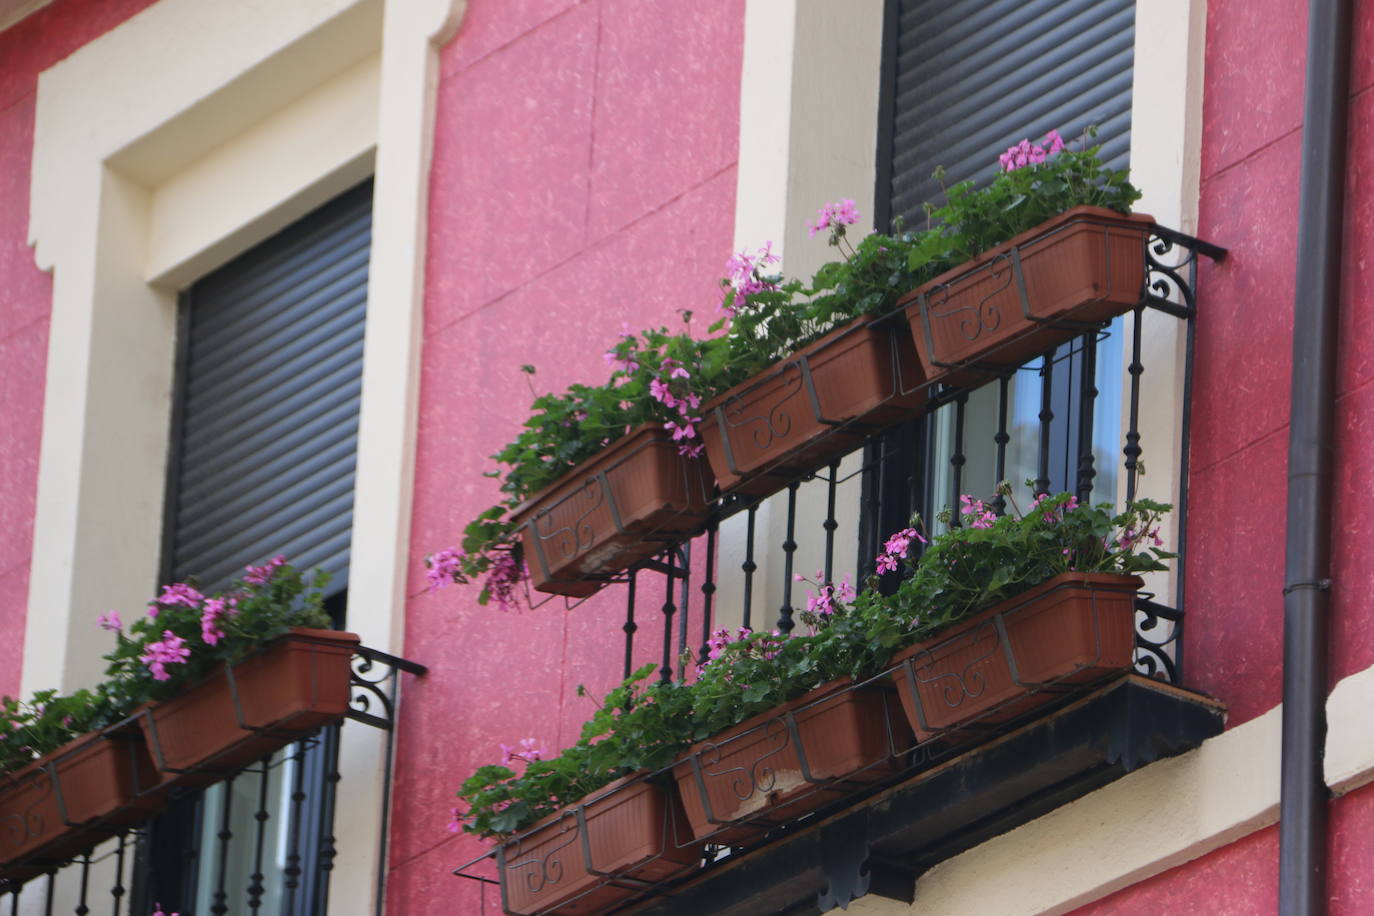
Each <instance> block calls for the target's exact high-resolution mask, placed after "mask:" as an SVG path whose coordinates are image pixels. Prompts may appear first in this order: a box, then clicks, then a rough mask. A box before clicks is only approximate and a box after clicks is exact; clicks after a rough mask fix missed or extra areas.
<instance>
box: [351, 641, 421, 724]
mask: <svg viewBox="0 0 1374 916" xmlns="http://www.w3.org/2000/svg"><path fill="white" fill-rule="evenodd" d="M351 667H352V670H351V672H350V677H349V679H348V684H349V689H350V700H349V705H350V706H351V707H352V708H351V709H349V710H348V712H347V714H346V715H347V716H348V718H350V719H352V720H353V721H355V722H361V723H363V724H364V725H371V726H372V727H373V728H380V729H383V730H385V731H391V730H392V728H394V727H395V725H396V687H397V685H398V683H399V681H400V674H401V672H405V673H406V674H413V675H415V676H417V677H420V676H423V675H424V674H426V673H427V672H428V671H429V669H428V668H426V667H425V666H424V665H421V664H420V663H419V662H413V661H410V660H409V659H405V658H401V657H400V656H397V655H391V654H389V653H386V652H383V651H381V650H380V649H370V648H368V647H367V646H359V647H358V648H357V649H355V650H354V651H353V664H352V666H351ZM378 668H380V670H376V669H378ZM374 704H375V705H376V706H377V707H379V708H380V710H381V712H380V714H378V713H376V712H373V711H372V710H373V708H374Z"/></svg>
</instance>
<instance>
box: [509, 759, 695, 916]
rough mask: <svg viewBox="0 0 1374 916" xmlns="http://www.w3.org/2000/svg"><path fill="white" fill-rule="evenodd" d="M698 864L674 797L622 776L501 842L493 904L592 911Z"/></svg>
mask: <svg viewBox="0 0 1374 916" xmlns="http://www.w3.org/2000/svg"><path fill="white" fill-rule="evenodd" d="M700 861H701V844H700V843H697V842H696V841H695V840H694V839H693V838H692V834H691V832H690V831H689V830H688V829H687V825H686V821H685V819H684V817H683V814H682V806H681V804H680V803H679V802H678V799H677V796H676V794H675V793H673V792H671V791H668V790H665V789H663V788H662V787H660V786H657V785H654V784H653V783H649V782H644V781H643V780H634V779H633V778H629V779H625V780H622V781H620V782H618V783H612V784H611V785H610V786H607V787H606V788H603V789H600V790H598V791H596V792H593V793H592V794H591V795H589V796H587V797H586V798H584V799H582V800H581V801H580V802H578V803H577V804H576V805H574V806H572V807H571V808H567V809H564V810H563V811H560V812H559V813H557V814H553V815H550V816H549V817H547V818H545V819H544V820H542V821H540V822H539V823H537V824H535V825H534V827H532V828H531V829H530V830H528V831H526V832H525V833H524V834H523V835H522V836H520V837H519V838H517V839H515V840H512V841H511V842H509V843H506V844H505V845H503V846H502V847H501V848H500V850H499V852H498V854H497V862H498V863H499V865H500V869H501V905H502V908H503V909H504V910H505V911H506V912H507V913H515V914H533V913H546V912H553V913H560V914H580V913H587V914H590V913H600V912H604V911H605V910H606V909H608V908H610V907H612V906H615V905H616V904H617V903H620V902H621V901H624V900H626V899H628V898H629V897H632V896H634V895H635V894H636V893H637V892H638V890H639V889H640V888H641V887H644V886H646V885H648V884H656V883H659V882H662V881H667V880H669V879H671V878H674V877H676V876H677V875H680V874H683V873H685V872H687V871H690V870H692V869H694V868H696V867H697V865H698V863H700Z"/></svg>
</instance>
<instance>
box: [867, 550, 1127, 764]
mask: <svg viewBox="0 0 1374 916" xmlns="http://www.w3.org/2000/svg"><path fill="white" fill-rule="evenodd" d="M1143 584H1144V583H1143V582H1142V581H1141V580H1140V578H1139V577H1138V576H1121V575H1112V574H1105V573H1063V574H1061V575H1058V576H1055V577H1054V578H1052V579H1050V580H1048V581H1046V582H1042V583H1041V584H1040V585H1037V586H1035V587H1034V588H1031V589H1029V590H1027V591H1025V592H1023V593H1021V594H1020V595H1017V596H1015V597H1013V598H1009V599H1007V600H1006V601H1003V602H1000V603H998V604H995V605H993V606H992V607H990V608H988V609H987V610H985V611H982V612H980V613H979V614H977V615H975V616H974V617H971V618H970V619H968V620H967V621H964V622H963V623H960V624H958V625H957V626H955V627H952V628H951V629H949V630H947V631H945V632H944V633H941V634H940V635H939V636H936V637H934V638H933V639H929V640H926V641H925V642H921V643H918V644H916V645H914V646H912V647H911V648H909V649H906V650H904V651H902V652H900V653H898V654H897V655H896V656H895V657H894V658H893V663H894V664H899V665H900V667H898V668H897V670H896V671H895V672H894V673H893V674H892V679H893V682H894V683H895V684H896V686H897V688H898V690H899V692H900V695H901V698H902V709H903V711H904V712H905V713H906V717H907V721H908V722H909V723H910V725H911V727H912V730H913V731H915V733H916V738H917V739H918V740H920V741H926V740H929V739H931V738H934V737H937V736H939V737H945V738H951V739H954V740H959V739H964V738H970V737H973V736H974V735H975V734H976V731H975V730H973V728H974V726H976V727H979V728H982V727H986V726H990V725H995V724H998V723H1001V722H1006V721H1008V720H1010V719H1013V718H1016V717H1017V716H1020V715H1022V714H1024V713H1026V712H1029V711H1030V710H1032V709H1035V708H1036V707H1039V706H1043V705H1045V704H1046V703H1049V702H1050V701H1052V700H1054V699H1055V697H1056V696H1057V695H1059V694H1060V693H1062V692H1063V688H1064V687H1066V686H1068V685H1072V684H1083V683H1090V682H1093V681H1098V680H1102V679H1104V678H1106V677H1109V676H1111V675H1113V674H1117V673H1124V672H1127V671H1129V670H1130V669H1131V667H1132V664H1133V661H1134V657H1135V596H1136V591H1137V590H1138V589H1139V588H1140V587H1141V585H1143Z"/></svg>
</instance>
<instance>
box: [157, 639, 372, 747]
mask: <svg viewBox="0 0 1374 916" xmlns="http://www.w3.org/2000/svg"><path fill="white" fill-rule="evenodd" d="M358 641H359V640H358V637H357V636H356V635H355V634H353V633H341V632H339V631H337V630H312V629H307V628H305V627H296V628H294V629H292V630H291V631H290V632H289V633H288V634H287V635H285V636H283V637H281V638H280V639H276V640H274V641H272V642H271V643H269V644H268V645H267V646H266V647H265V648H263V649H262V650H261V651H259V652H257V653H255V654H253V655H250V656H249V657H248V658H246V659H244V660H243V661H241V662H239V663H238V664H236V665H234V667H233V669H232V671H228V670H226V671H219V672H216V673H215V674H214V675H212V676H210V677H209V678H207V679H206V680H204V681H201V682H200V683H199V684H196V685H195V686H193V687H191V688H189V689H188V690H186V691H185V692H184V693H182V694H181V695H180V696H177V697H173V698H172V699H170V700H165V701H163V702H161V703H154V704H152V705H150V706H149V707H148V708H147V709H145V710H144V711H143V713H142V715H140V716H139V719H138V721H139V725H140V726H141V727H142V729H143V733H144V736H145V737H146V738H147V740H148V748H149V750H150V751H151V752H152V755H153V760H154V761H155V762H156V763H157V765H158V766H159V767H160V768H161V769H162V770H163V771H164V772H166V773H170V774H185V773H187V772H188V771H192V770H196V769H198V768H202V767H206V768H210V769H212V770H215V771H228V770H237V769H240V768H242V767H245V766H248V765H249V764H252V763H256V762H257V761H259V760H261V759H262V758H264V757H266V756H267V755H268V754H270V753H272V752H273V751H275V750H278V749H280V748H283V747H285V746H286V745H288V744H290V743H291V742H293V741H297V740H299V739H301V738H303V737H305V736H306V735H308V734H310V733H311V732H313V731H314V730H316V729H317V728H319V727H320V726H322V725H328V724H329V723H331V722H337V721H338V720H340V719H342V718H343V715H344V713H346V712H347V711H348V708H349V695H350V688H349V676H350V662H351V660H352V657H353V650H354V649H355V648H356V647H357V645H358Z"/></svg>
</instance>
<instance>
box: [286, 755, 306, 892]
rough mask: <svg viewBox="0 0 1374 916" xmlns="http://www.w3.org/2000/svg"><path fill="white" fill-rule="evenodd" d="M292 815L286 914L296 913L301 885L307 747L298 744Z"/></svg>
mask: <svg viewBox="0 0 1374 916" xmlns="http://www.w3.org/2000/svg"><path fill="white" fill-rule="evenodd" d="M290 760H291V813H290V814H289V815H288V816H289V817H290V822H289V826H288V827H287V831H286V834H287V837H288V839H287V847H286V868H284V869H283V870H282V876H283V877H284V878H285V879H286V880H285V881H283V882H282V885H283V887H284V888H285V894H284V897H285V902H286V912H287V913H288V914H292V913H295V912H296V889H297V888H299V887H300V885H301V874H302V870H301V809H302V808H303V807H304V805H305V799H306V794H305V745H304V744H303V743H297V744H295V745H293V746H292V748H291V756H290ZM302 916H305V914H302Z"/></svg>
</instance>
